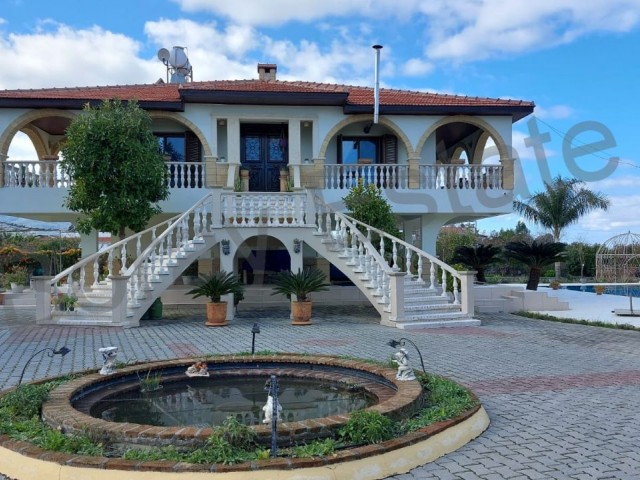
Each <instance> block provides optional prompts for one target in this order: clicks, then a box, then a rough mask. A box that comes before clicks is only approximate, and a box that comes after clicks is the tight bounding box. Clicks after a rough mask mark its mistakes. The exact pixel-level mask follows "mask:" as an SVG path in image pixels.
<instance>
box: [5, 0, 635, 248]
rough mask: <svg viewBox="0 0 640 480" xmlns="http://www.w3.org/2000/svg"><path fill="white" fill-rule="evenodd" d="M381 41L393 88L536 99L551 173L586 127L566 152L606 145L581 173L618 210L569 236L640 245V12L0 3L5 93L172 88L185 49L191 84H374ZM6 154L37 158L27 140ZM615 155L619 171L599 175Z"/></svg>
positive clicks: (527, 174)
mask: <svg viewBox="0 0 640 480" xmlns="http://www.w3.org/2000/svg"><path fill="white" fill-rule="evenodd" d="M376 43H379V44H382V45H384V49H383V51H382V62H381V66H382V71H381V83H382V84H383V86H386V87H393V88H406V89H413V90H431V91H438V92H446V93H456V94H464V95H474V96H475V95H478V96H489V97H508V98H520V99H525V100H533V101H535V102H536V105H537V108H536V112H535V117H536V120H535V121H536V124H537V128H538V129H539V131H540V133H541V134H543V135H544V134H546V133H548V134H549V135H550V139H551V140H550V141H549V142H548V143H544V153H545V156H546V163H547V165H548V170H549V171H550V173H551V175H557V174H562V175H565V176H575V175H574V174H572V173H571V172H570V171H569V170H568V168H567V165H566V161H565V160H566V156H565V155H563V137H564V135H565V134H566V132H569V131H571V130H572V129H573V130H574V131H576V129H578V130H577V131H578V132H579V133H578V134H577V135H576V136H575V138H574V139H573V142H572V148H577V147H578V146H580V145H583V146H584V145H588V144H591V143H593V142H597V141H599V140H602V138H603V132H605V131H608V132H610V133H611V136H612V140H611V141H610V142H609V143H610V144H611V145H612V146H611V147H609V148H606V149H602V148H596V149H593V148H590V147H588V146H585V147H584V150H583V152H584V153H585V155H583V156H580V157H579V158H577V159H576V162H577V164H578V166H579V167H580V169H581V170H584V171H587V172H595V173H592V174H591V175H587V176H585V179H587V178H588V179H589V180H590V182H589V183H588V186H589V188H592V189H594V190H598V191H602V192H604V193H606V194H607V195H609V197H610V199H611V201H612V208H611V209H610V211H608V212H606V213H605V212H597V213H593V214H591V215H589V216H587V217H586V218H585V219H584V220H583V221H582V222H581V224H580V225H578V226H576V227H572V228H570V229H569V230H567V232H566V235H565V237H564V238H563V239H564V240H567V241H574V240H583V241H588V242H602V241H604V240H606V239H607V238H609V237H610V236H612V235H615V234H618V233H624V232H626V231H628V230H631V231H635V232H640V216H638V215H634V213H635V212H638V211H639V210H640V192H639V191H638V185H639V184H640V161H638V154H637V150H638V148H637V147H638V146H639V145H638V143H639V142H638V140H637V139H638V134H637V133H636V132H635V129H636V128H637V121H636V118H637V117H636V108H637V107H638V106H639V103H640V102H639V101H638V100H637V95H636V92H635V89H634V87H636V83H637V79H638V78H640V65H639V61H638V54H637V50H638V45H640V0H589V1H588V2H584V1H582V0H554V1H551V0H538V1H530V0H527V1H524V0H402V1H401V2H397V1H396V0H350V1H348V2H346V1H344V0H323V1H315V0H314V1H311V0H306V1H305V0H271V1H269V2H266V1H264V0H243V1H242V2H239V1H238V2H230V1H228V0H137V1H131V0H127V1H124V0H110V1H109V2H92V1H89V2H88V1H85V0H56V1H55V2H52V1H50V0H46V1H45V0H4V1H3V9H2V10H1V11H0V47H2V49H3V51H4V52H3V63H4V65H5V69H4V70H3V74H2V75H1V76H0V88H3V89H4V88H9V89H13V88H41V87H51V86H57V87H64V86H77V85H105V84H128V83H147V82H153V81H155V80H157V79H158V78H160V77H164V67H163V66H162V64H161V63H160V62H159V61H158V60H157V59H156V52H157V51H158V49H159V48H161V47H167V48H170V47H171V46H173V45H181V46H186V47H188V49H189V57H190V60H191V63H192V65H193V67H194V77H195V80H196V81H198V80H210V79H233V78H254V77H255V76H256V63H258V62H273V63H277V64H278V77H279V78H281V79H286V80H292V79H302V80H312V81H320V82H338V83H348V84H358V85H372V83H373V78H372V76H373V75H372V70H373V53H372V50H371V46H372V45H373V44H376ZM530 118H531V117H529V118H527V119H524V120H523V121H521V122H519V123H517V124H516V125H515V127H514V147H515V149H516V151H517V154H518V157H519V159H520V164H521V165H522V171H523V173H524V178H525V180H526V181H525V182H521V184H520V185H521V187H523V188H521V189H520V190H519V193H521V194H526V192H527V191H529V192H536V191H539V190H540V189H541V188H542V178H541V173H540V172H541V171H544V168H540V165H539V163H538V161H537V160H536V158H535V155H534V151H533V149H532V148H531V147H530V146H527V145H526V144H525V139H526V138H527V137H530V135H531V134H530V130H529V128H530V127H529V125H528V121H529V120H530ZM584 122H597V123H591V124H585V123H584ZM594 125H595V127H594ZM594 128H596V129H597V131H596V130H594ZM613 144H615V145H613ZM10 154H11V156H12V157H13V158H27V157H33V154H32V153H31V152H30V150H29V147H28V145H27V142H25V141H24V139H16V140H15V141H14V143H13V145H12V150H11V151H10ZM611 157H617V158H619V159H620V162H619V164H618V165H617V168H615V170H614V171H613V173H607V174H606V175H605V174H600V173H598V172H599V171H600V170H601V169H602V168H603V167H605V166H606V165H607V164H609V162H610V161H611V160H610V158H611ZM580 176H581V174H579V175H578V177H580ZM524 187H526V188H524ZM517 219H518V218H517V216H515V215H511V216H507V217H503V218H500V219H497V220H490V221H483V222H480V223H479V228H480V229H481V230H485V231H489V230H492V229H495V228H500V227H510V226H513V225H515V222H516V221H517ZM532 228H533V230H534V232H538V231H539V230H538V229H537V228H536V227H532Z"/></svg>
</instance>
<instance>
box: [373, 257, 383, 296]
mask: <svg viewBox="0 0 640 480" xmlns="http://www.w3.org/2000/svg"><path fill="white" fill-rule="evenodd" d="M383 275H384V269H383V268H382V265H380V264H378V268H377V274H376V293H375V295H374V296H376V297H380V298H382V296H383V295H384V292H383V287H384V285H383V283H384V282H383V278H382V276H383Z"/></svg>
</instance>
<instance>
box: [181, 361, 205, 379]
mask: <svg viewBox="0 0 640 480" xmlns="http://www.w3.org/2000/svg"><path fill="white" fill-rule="evenodd" d="M185 373H186V374H187V377H208V376H209V370H208V367H207V363H206V362H196V363H194V364H193V365H191V366H190V367H189V368H187V371H186V372H185Z"/></svg>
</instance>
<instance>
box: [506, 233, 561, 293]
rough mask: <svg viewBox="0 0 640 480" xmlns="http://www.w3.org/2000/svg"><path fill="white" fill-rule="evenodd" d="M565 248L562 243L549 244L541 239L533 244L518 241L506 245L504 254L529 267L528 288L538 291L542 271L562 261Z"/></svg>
mask: <svg viewBox="0 0 640 480" xmlns="http://www.w3.org/2000/svg"><path fill="white" fill-rule="evenodd" d="M565 248H566V245H565V244H564V243H561V242H547V241H544V240H539V239H538V240H533V241H531V242H526V241H516V242H510V243H507V244H506V245H505V247H504V254H505V255H506V256H507V257H509V258H513V259H514V260H517V261H519V262H521V263H523V264H525V265H526V266H527V267H529V279H528V280H527V287H526V288H527V290H537V289H538V284H539V283H540V273H541V272H542V269H543V268H544V267H546V266H547V265H551V264H552V263H554V262H557V261H559V260H561V259H562V258H563V257H564V254H565Z"/></svg>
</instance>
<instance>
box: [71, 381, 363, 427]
mask: <svg viewBox="0 0 640 480" xmlns="http://www.w3.org/2000/svg"><path fill="white" fill-rule="evenodd" d="M267 378H268V377H267ZM278 382H279V384H280V393H279V396H278V399H279V401H280V404H281V405H282V408H283V412H282V420H283V421H287V422H292V421H300V420H306V419H310V418H319V417H327V416H330V415H340V414H345V413H348V412H351V411H353V410H357V409H361V408H366V407H368V406H370V405H373V404H374V403H375V402H376V398H375V396H374V395H372V394H371V393H368V392H367V391H366V390H365V389H364V388H362V387H358V386H357V385H353V386H351V385H348V384H345V383H339V382H330V381H326V380H313V379H305V378H295V377H279V378H278ZM264 386H265V377H264V376H242V377H219V376H217V377H215V378H211V377H209V378H189V379H179V380H171V379H170V380H168V381H163V382H162V388H161V389H160V390H157V391H155V392H146V393H142V392H140V386H139V384H138V382H137V380H135V381H132V382H129V384H126V385H117V386H115V387H113V388H112V390H113V391H112V392H109V393H107V394H106V395H104V394H102V395H101V398H99V399H96V398H92V395H88V396H86V397H84V398H83V399H82V400H80V401H78V402H76V404H75V405H74V406H75V407H76V408H77V409H78V410H80V411H84V412H85V413H88V414H90V415H91V416H93V417H95V418H101V419H103V420H107V421H110V422H123V423H124V422H129V423H138V424H144V425H155V426H165V427H174V426H195V427H210V426H212V425H221V424H222V422H223V421H224V420H225V419H226V418H227V417H229V416H233V417H235V418H237V419H238V420H239V421H241V422H242V423H244V424H246V425H257V424H260V423H261V422H262V420H263V418H264V413H263V411H262V407H263V406H264V404H265V403H266V399H267V392H266V391H265V389H264ZM103 393H104V392H103Z"/></svg>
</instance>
